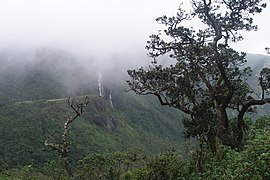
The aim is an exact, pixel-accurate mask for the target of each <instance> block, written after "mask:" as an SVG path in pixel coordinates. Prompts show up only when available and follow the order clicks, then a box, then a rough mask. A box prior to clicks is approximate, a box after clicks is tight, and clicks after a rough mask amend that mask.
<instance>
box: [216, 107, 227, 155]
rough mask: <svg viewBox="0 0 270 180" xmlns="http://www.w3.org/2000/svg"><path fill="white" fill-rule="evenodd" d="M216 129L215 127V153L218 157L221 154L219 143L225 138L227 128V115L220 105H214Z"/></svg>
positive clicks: (222, 142)
mask: <svg viewBox="0 0 270 180" xmlns="http://www.w3.org/2000/svg"><path fill="white" fill-rule="evenodd" d="M216 115H217V129H216V155H217V157H218V158H219V159H220V158H221V156H222V154H221V150H220V145H221V144H224V141H225V140H226V133H227V130H228V117H227V113H226V111H225V110H224V109H223V108H222V107H216Z"/></svg>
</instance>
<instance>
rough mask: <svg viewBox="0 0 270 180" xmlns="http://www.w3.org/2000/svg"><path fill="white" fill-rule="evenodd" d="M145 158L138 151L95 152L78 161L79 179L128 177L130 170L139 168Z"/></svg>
mask: <svg viewBox="0 0 270 180" xmlns="http://www.w3.org/2000/svg"><path fill="white" fill-rule="evenodd" d="M144 162H145V159H144V157H143V156H141V155H138V154H137V153H136V152H127V153H124V152H114V153H105V154H93V155H90V156H88V157H86V158H84V159H83V160H80V161H78V163H77V178H79V179H104V180H105V179H128V177H130V173H129V171H130V170H134V169H137V168H138V167H140V166H141V165H143V163H144Z"/></svg>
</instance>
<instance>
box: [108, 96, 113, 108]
mask: <svg viewBox="0 0 270 180" xmlns="http://www.w3.org/2000/svg"><path fill="white" fill-rule="evenodd" d="M109 101H110V103H111V106H112V108H113V103H112V94H111V93H110V95H109Z"/></svg>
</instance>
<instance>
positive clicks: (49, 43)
mask: <svg viewBox="0 0 270 180" xmlns="http://www.w3.org/2000/svg"><path fill="white" fill-rule="evenodd" d="M268 1H269V0H266V2H268ZM188 2H189V1H186V0H185V1H184V0H170V1H164V0H136V1H135V0H128V1H127V0H114V1H109V0H96V1H94V0H24V1H21V0H8V1H6V0H0V27H1V28H0V56H1V57H0V61H1V73H2V74H3V73H4V72H7V71H9V72H10V71H11V72H12V71H14V73H15V74H16V73H17V74H20V73H23V72H27V71H29V69H33V68H38V67H47V68H53V69H55V71H59V72H64V73H65V74H67V75H66V76H65V77H61V78H62V79H63V81H64V82H66V79H67V80H68V81H72V78H71V77H72V76H77V77H78V78H77V80H78V79H88V78H90V77H93V76H96V74H97V73H96V72H97V71H101V72H104V73H106V72H110V75H109V76H110V78H115V79H122V80H123V79H125V78H127V75H126V70H127V69H130V68H138V67H140V66H146V65H147V64H149V63H150V61H151V59H149V57H147V55H146V54H147V51H146V50H145V45H146V41H147V40H148V37H149V35H151V34H156V33H157V32H158V31H159V30H161V29H163V26H161V25H159V24H158V23H156V21H155V19H156V18H157V17H160V16H162V15H168V16H172V15H175V14H176V13H177V10H178V8H179V5H180V4H181V3H184V5H183V7H185V8H187V9H188V6H189V3H188ZM269 3H270V2H269ZM268 17H270V6H268V7H267V8H266V9H265V10H264V11H263V12H262V13H261V14H259V15H257V17H255V21H254V22H255V24H258V25H259V30H258V31H257V32H249V33H243V35H244V38H245V40H244V41H242V42H240V43H238V44H237V45H235V46H233V47H235V48H236V49H237V50H241V51H246V52H251V53H257V54H258V53H261V54H265V50H264V48H265V47H266V46H269V44H270V33H269V23H266V22H267V21H268ZM194 25H195V26H196V24H194ZM65 56H66V57H65ZM57 58H59V59H57ZM44 62H46V63H44ZM14 66H16V67H17V68H15V69H16V71H15V70H14ZM50 66H51V67H50ZM57 68H58V69H57ZM71 68H73V69H76V71H74V72H77V74H76V73H75V74H72V76H71V75H68V73H69V72H70V71H71V70H70V69H71ZM79 72H80V73H79ZM77 80H74V81H77ZM66 84H69V86H73V85H72V84H70V83H66Z"/></svg>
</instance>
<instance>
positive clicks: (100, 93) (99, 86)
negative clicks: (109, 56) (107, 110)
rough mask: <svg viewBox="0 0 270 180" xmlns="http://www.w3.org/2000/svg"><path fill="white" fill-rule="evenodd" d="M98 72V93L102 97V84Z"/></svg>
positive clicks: (100, 75)
mask: <svg viewBox="0 0 270 180" xmlns="http://www.w3.org/2000/svg"><path fill="white" fill-rule="evenodd" d="M97 72H98V91H99V96H100V97H102V91H103V87H102V82H101V78H102V74H101V72H100V71H97Z"/></svg>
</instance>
